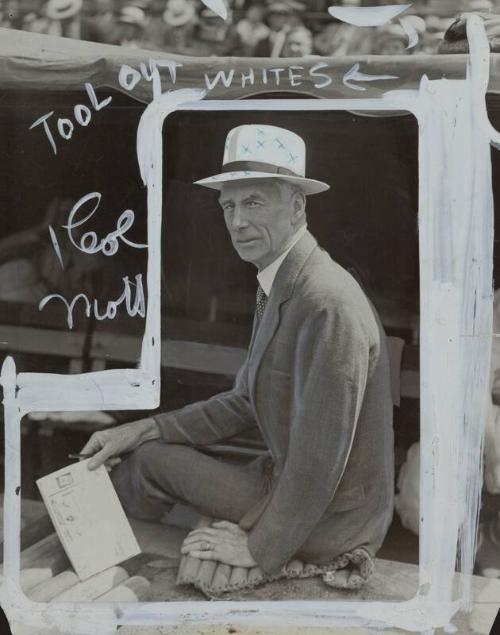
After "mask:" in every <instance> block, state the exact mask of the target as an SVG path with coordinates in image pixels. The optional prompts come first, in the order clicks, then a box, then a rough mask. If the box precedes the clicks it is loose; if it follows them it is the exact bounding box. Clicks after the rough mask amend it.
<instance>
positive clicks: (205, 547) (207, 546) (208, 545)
mask: <svg viewBox="0 0 500 635" xmlns="http://www.w3.org/2000/svg"><path fill="white" fill-rule="evenodd" d="M211 548H212V545H211V544H210V543H209V542H204V543H203V545H202V547H201V550H202V551H209V550H210V549H211Z"/></svg>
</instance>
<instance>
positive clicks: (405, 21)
mask: <svg viewBox="0 0 500 635" xmlns="http://www.w3.org/2000/svg"><path fill="white" fill-rule="evenodd" d="M399 24H401V26H402V27H403V29H404V32H405V33H406V35H407V36H408V44H407V46H406V48H407V49H412V48H414V47H415V46H417V44H418V31H417V29H416V28H415V26H414V24H413V22H412V20H411V16H403V17H402V18H400V20H399Z"/></svg>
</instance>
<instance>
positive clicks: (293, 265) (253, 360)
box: [248, 232, 318, 403]
mask: <svg viewBox="0 0 500 635" xmlns="http://www.w3.org/2000/svg"><path fill="white" fill-rule="evenodd" d="M317 245H318V243H317V242H316V239H315V238H314V236H312V235H311V234H310V233H309V232H306V233H305V234H304V236H302V238H301V239H300V240H299V241H298V243H297V244H296V245H295V246H294V247H293V249H292V250H291V251H290V253H289V254H288V255H287V257H286V258H285V260H284V261H283V263H282V264H281V267H280V268H279V269H278V273H277V274H276V278H275V279H274V283H273V286H272V289H271V293H270V295H269V298H268V301H267V305H266V310H265V311H264V315H263V316H262V321H261V323H260V325H259V327H258V329H257V330H256V331H255V332H254V336H253V346H252V350H251V351H250V358H249V368H248V386H249V392H250V399H251V401H252V403H254V397H255V383H256V378H257V373H258V371H259V366H260V363H261V361H262V357H263V355H264V353H265V351H266V349H267V347H268V346H269V344H270V342H271V340H272V338H273V336H274V334H275V332H276V329H277V328H278V325H279V321H280V307H281V305H282V304H283V303H284V302H286V301H287V300H288V299H289V298H290V296H291V295H292V293H293V288H294V286H295V282H296V280H297V277H298V275H299V274H300V272H301V270H302V268H303V266H304V264H305V262H306V260H307V259H308V258H309V256H310V255H311V252H312V251H313V249H314V248H315V247H317Z"/></svg>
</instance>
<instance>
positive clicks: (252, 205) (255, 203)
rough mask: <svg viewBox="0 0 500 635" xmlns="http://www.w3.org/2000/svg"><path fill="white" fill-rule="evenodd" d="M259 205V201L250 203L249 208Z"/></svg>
mask: <svg viewBox="0 0 500 635" xmlns="http://www.w3.org/2000/svg"><path fill="white" fill-rule="evenodd" d="M258 206H259V203H258V202H257V201H248V207H258Z"/></svg>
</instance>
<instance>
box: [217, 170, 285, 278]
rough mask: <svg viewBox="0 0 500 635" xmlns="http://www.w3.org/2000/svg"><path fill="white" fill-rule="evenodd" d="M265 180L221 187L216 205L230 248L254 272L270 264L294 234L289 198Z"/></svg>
mask: <svg viewBox="0 0 500 635" xmlns="http://www.w3.org/2000/svg"><path fill="white" fill-rule="evenodd" d="M284 192H285V195H283V194H282V193H281V190H280V188H279V187H278V185H277V184H276V182H273V181H271V180H269V179H254V180H248V181H235V182H234V183H224V184H223V186H222V189H221V193H220V197H219V203H220V206H221V207H222V210H223V212H224V220H225V222H226V227H227V228H228V231H229V234H230V235H231V240H232V243H233V247H234V248H235V249H236V251H237V252H238V255H239V257H240V258H241V259H242V260H244V261H245V262H251V263H252V264H254V265H255V266H256V267H257V268H258V269H263V268H264V267H267V265H269V264H271V262H273V260H275V259H276V258H277V257H278V256H279V255H280V254H281V252H282V251H283V250H284V248H285V247H286V245H287V243H288V241H289V240H290V239H291V238H292V236H293V234H294V233H295V227H296V225H295V224H294V203H293V198H294V197H290V196H289V195H288V194H287V191H286V190H284Z"/></svg>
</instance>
